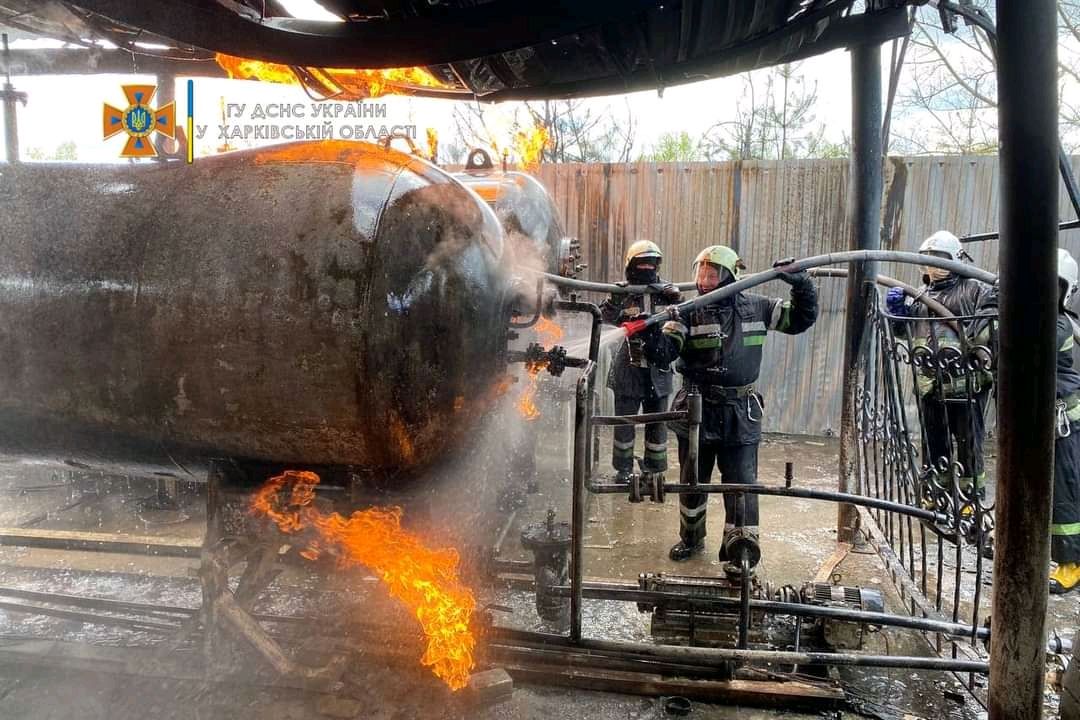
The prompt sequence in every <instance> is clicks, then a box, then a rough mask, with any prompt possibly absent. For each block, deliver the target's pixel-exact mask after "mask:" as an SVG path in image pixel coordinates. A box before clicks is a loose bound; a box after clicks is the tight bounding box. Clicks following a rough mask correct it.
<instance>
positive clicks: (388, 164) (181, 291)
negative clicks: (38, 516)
mask: <svg viewBox="0 0 1080 720" xmlns="http://www.w3.org/2000/svg"><path fill="white" fill-rule="evenodd" d="M511 264H512V260H511V258H510V257H509V256H508V253H507V252H505V251H504V237H503V232H502V230H501V228H500V224H499V222H498V221H497V219H496V217H495V215H494V213H493V211H492V210H491V208H489V207H488V206H487V205H485V204H484V203H483V202H481V201H479V200H478V199H477V197H476V195H474V194H473V193H471V192H469V191H467V190H466V189H465V188H464V187H462V185H461V184H459V183H458V182H457V181H455V180H454V179H453V178H452V177H451V176H450V175H448V174H447V173H445V172H443V171H441V170H439V169H438V168H437V167H435V166H433V165H431V164H429V163H427V162H425V161H423V160H421V159H419V158H416V157H411V156H409V155H405V154H403V153H400V152H397V151H394V150H388V149H383V148H380V147H378V146H375V145H369V144H365V143H348V142H322V143H297V144H292V145H285V146H278V147H275V148H271V149H263V150H254V151H244V152H237V153H232V154H228V155H223V156H219V157H215V158H210V159H206V160H199V161H198V162H196V163H195V164H193V165H185V164H179V163H177V164H172V163H169V164H157V165H138V166H88V165H68V164H65V165H51V164H50V165H39V164H24V165H15V166H6V167H4V168H3V169H2V170H0V271H2V275H0V451H3V452H7V453H12V454H17V455H23V456H32V457H45V458H50V459H56V460H61V461H68V462H69V463H71V464H76V465H79V466H90V467H101V468H105V469H111V470H116V471H122V472H129V473H147V472H153V473H156V474H176V475H182V476H193V477H199V476H200V474H201V473H202V472H203V469H204V468H205V466H206V461H207V460H208V459H211V458H222V457H228V458H238V459H250V460H253V461H261V462H275V463H286V464H296V465H306V466H348V467H351V468H363V469H365V470H369V471H372V472H374V473H377V474H380V475H383V476H390V477H400V478H402V479H404V478H407V477H408V476H410V475H413V474H416V473H417V472H418V471H420V470H422V469H423V468H424V467H426V466H430V465H431V464H432V463H434V462H437V461H440V460H442V459H444V458H445V457H446V456H447V455H448V454H449V453H451V452H452V451H453V450H454V449H455V448H457V447H459V446H461V445H462V444H463V443H464V441H465V438H466V437H467V436H468V434H469V432H470V430H471V429H472V428H473V427H474V426H475V424H476V421H477V420H478V419H479V418H480V416H482V415H483V414H484V413H485V412H486V411H487V410H488V409H489V408H490V407H491V404H492V402H493V399H494V396H495V395H496V388H495V385H496V383H497V381H498V379H499V378H500V377H501V375H502V370H503V367H502V365H501V362H502V357H503V351H504V350H505V347H506V330H507V325H506V322H507V319H508V312H509V309H508V308H509V304H510V298H509V297H508V292H509V280H510V275H509V269H510V265H511Z"/></svg>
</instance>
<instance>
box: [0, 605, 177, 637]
mask: <svg viewBox="0 0 1080 720" xmlns="http://www.w3.org/2000/svg"><path fill="white" fill-rule="evenodd" d="M0 610H2V611H4V612H9V613H16V614H20V615H44V616H45V617H54V618H59V619H62V620H73V621H75V622H81V623H85V624H87V625H106V626H113V627H122V628H126V629H128V630H139V631H141V632H154V633H165V634H171V633H174V632H176V631H177V630H179V629H180V624H179V623H176V624H172V623H159V622H154V621H151V620H137V619H134V618H120V617H112V616H110V615H97V614H94V613H87V612H79V611H78V610H60V609H58V608H47V607H40V606H38V605H22V604H20V603H11V602H0Z"/></svg>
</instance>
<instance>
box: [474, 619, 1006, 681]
mask: <svg viewBox="0 0 1080 720" xmlns="http://www.w3.org/2000/svg"><path fill="white" fill-rule="evenodd" d="M489 635H490V636H492V637H495V638H507V639H513V640H515V641H516V642H519V643H536V644H537V645H539V646H541V647H542V646H544V645H555V646H561V647H565V646H566V645H570V644H573V645H576V646H577V647H580V648H583V649H586V650H589V651H592V652H597V653H607V654H610V655H615V656H620V657H626V656H629V657H649V658H657V659H660V660H663V661H666V662H675V663H702V664H711V665H716V664H717V663H723V662H741V663H750V664H764V663H779V664H782V665H831V666H840V665H844V666H859V667H882V668H889V667H893V668H907V669H911V670H959V671H962V672H976V673H982V674H985V673H986V672H987V669H988V666H987V664H986V663H984V662H980V661H977V660H974V661H973V660H958V659H953V658H928V657H908V656H902V655H864V654H861V653H827V652H790V651H783V650H737V649H730V648H699V647H678V646H673V645H649V644H646V643H635V642H627V641H622V640H594V639H592V638H588V639H583V640H580V641H578V642H576V643H572V642H571V641H570V640H569V639H568V638H566V637H563V636H559V635H556V636H552V635H549V634H545V633H533V632H530V631H528V630H516V629H515V630H510V629H507V628H498V629H497V630H496V631H492V632H491V633H489Z"/></svg>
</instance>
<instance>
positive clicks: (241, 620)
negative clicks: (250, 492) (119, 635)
mask: <svg viewBox="0 0 1080 720" xmlns="http://www.w3.org/2000/svg"><path fill="white" fill-rule="evenodd" d="M226 477H227V469H226V468H223V467H222V466H220V465H218V464H216V463H215V464H213V465H212V466H211V469H210V472H209V474H208V477H207V493H206V498H207V508H206V540H205V543H204V545H203V551H202V557H201V564H200V567H199V579H200V581H201V584H202V609H201V611H200V613H199V618H200V619H201V624H202V627H203V638H202V654H203V659H204V661H205V665H204V667H205V669H206V672H207V673H208V674H213V673H217V672H220V671H223V670H228V669H229V666H230V665H231V664H232V663H231V662H230V660H231V658H232V656H233V655H234V650H235V648H234V647H232V646H231V644H230V643H227V642H226V638H229V639H232V640H239V641H243V642H244V643H246V644H247V645H248V646H249V647H251V648H252V649H253V650H255V652H256V653H257V654H258V655H259V656H261V657H262V658H263V660H264V661H265V662H266V663H267V664H268V665H269V666H270V667H271V668H273V670H274V671H276V672H277V673H278V675H280V676H282V677H286V678H289V679H291V680H293V681H297V682H298V683H299V684H300V685H301V686H303V687H306V688H309V689H312V690H322V691H329V690H333V689H336V687H337V686H338V684H339V681H340V679H341V675H342V673H343V671H344V669H345V662H346V660H347V656H346V655H344V654H338V655H335V656H334V657H333V658H332V659H331V660H330V661H329V662H328V663H327V664H326V665H324V666H323V667H319V668H312V667H307V666H305V665H302V664H300V663H297V662H295V661H294V660H292V659H291V658H290V657H289V655H288V654H287V653H286V652H285V650H284V649H283V648H282V647H281V645H280V644H278V642H277V641H276V640H274V639H273V638H272V637H270V635H269V633H267V632H266V630H265V629H263V627H262V626H261V625H260V624H259V621H258V620H257V619H256V618H255V617H253V616H252V614H251V610H252V607H253V606H254V604H255V601H256V600H257V599H258V597H259V595H260V594H261V593H262V591H263V590H265V589H266V586H267V585H269V584H270V583H271V582H272V581H273V579H274V578H275V577H276V576H277V574H278V572H279V570H278V569H277V567H276V561H277V555H278V553H277V548H278V547H279V546H278V545H276V544H274V543H265V542H262V543H260V542H257V541H256V542H252V541H250V540H247V539H239V538H235V537H229V536H228V535H227V534H226V532H225V525H226V517H225V499H226V496H225V493H224V492H223V489H222V487H221V485H222V481H223V480H225V479H226ZM241 561H246V562H247V566H246V568H245V570H244V572H243V574H242V575H241V577H240V582H239V584H238V586H237V588H236V591H235V592H233V591H232V590H230V589H229V570H230V569H231V568H232V567H234V566H235V565H237V564H239V563H240V562H241ZM182 632H184V631H182Z"/></svg>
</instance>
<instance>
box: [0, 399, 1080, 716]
mask: <svg viewBox="0 0 1080 720" xmlns="http://www.w3.org/2000/svg"><path fill="white" fill-rule="evenodd" d="M565 417H566V415H565V412H564V409H560V408H559V407H558V406H556V407H548V408H547V418H546V419H545V420H544V421H542V422H541V423H539V424H537V425H536V426H535V427H529V428H526V430H527V431H529V432H534V433H535V434H536V435H537V436H538V437H539V443H538V448H537V472H538V477H539V479H540V481H541V482H540V492H539V493H537V494H533V495H530V496H528V497H527V504H526V506H525V507H524V508H523V509H522V510H521V511H520V512H519V513H518V517H517V519H516V521H515V527H514V529H513V530H512V531H511V533H510V534H509V536H508V537H509V538H510V540H508V541H507V543H506V546H505V550H504V553H503V557H504V558H507V559H526V558H527V557H528V554H527V553H526V552H525V551H524V550H522V549H521V548H520V547H519V546H518V545H517V543H516V542H514V541H513V539H514V538H516V537H517V535H518V531H519V530H520V528H521V527H522V526H523V525H524V524H526V523H528V522H532V521H536V520H539V519H541V518H543V516H544V515H545V514H546V512H547V509H548V508H549V507H555V508H556V510H557V512H558V514H559V517H560V518H562V519H565V518H567V517H568V513H567V510H568V507H569V483H568V481H567V477H568V475H569V473H568V462H567V460H568V454H567V451H566V432H565V424H564V419H565ZM639 442H640V439H639ZM608 452H609V446H608V445H607V439H606V438H604V440H603V442H602V446H601V461H600V463H599V467H598V469H599V470H603V469H604V467H605V466H606V458H607V456H608ZM670 457H671V458H672V461H674V458H675V452H674V449H672V452H671V453H670ZM836 457H837V446H836V443H835V441H833V440H826V439H820V438H806V437H769V438H767V439H766V441H765V442H764V443H763V444H762V446H761V453H760V478H759V479H760V481H761V482H763V483H769V484H782V483H783V472H784V463H785V462H786V461H791V462H793V463H794V465H795V478H796V479H795V484H796V485H798V486H800V487H810V488H821V489H831V488H835V486H836V474H835V467H836ZM673 464H674V462H673ZM676 473H677V467H673V468H672V470H671V474H672V476H675V474H676ZM181 490H182V497H183V498H184V500H185V507H186V514H187V515H188V516H189V517H187V518H186V519H183V518H171V519H172V520H176V522H171V523H167V524H164V523H163V522H162V521H163V520H166V519H170V518H164V517H162V516H161V515H160V514H154V513H152V512H148V511H147V510H146V507H147V504H146V503H143V502H140V500H142V499H144V498H145V497H147V496H149V495H151V494H152V487H151V486H148V485H146V484H145V483H143V482H139V481H129V480H127V479H124V478H104V477H99V476H85V475H75V474H72V473H68V472H65V471H56V470H53V469H50V468H48V467H44V466H39V465H34V464H29V463H26V462H22V461H17V460H9V461H7V462H3V463H0V497H3V498H4V502H3V503H0V525H2V526H5V527H18V526H25V527H33V528H38V529H56V530H61V529H67V530H89V531H94V532H113V533H134V534H140V535H161V536H168V537H183V538H189V539H194V540H197V539H199V538H201V536H202V532H203V515H202V502H203V499H202V488H201V487H198V486H193V487H184V488H181ZM587 512H588V515H587V518H588V519H587V532H588V534H587V537H586V539H585V546H586V557H585V574H586V576H589V577H596V578H613V579H622V580H627V581H634V580H636V578H637V576H638V574H639V573H641V572H645V571H648V572H668V573H678V574H693V575H703V576H711V575H716V574H718V573H719V572H720V568H719V563H718V560H717V558H716V550H717V544H718V541H719V538H720V535H721V529H722V526H723V512H722V505H721V503H720V501H719V498H715V499H713V500H712V501H711V502H710V511H709V519H708V528H709V539H708V550H707V552H706V553H705V554H703V555H701V556H699V557H697V558H695V559H693V560H691V561H690V562H687V563H684V564H675V563H672V562H671V561H670V560H668V558H667V551H668V548H669V547H670V546H671V544H672V543H673V542H675V540H676V539H677V527H678V514H677V513H678V511H677V506H676V499H675V498H669V499H668V502H667V503H666V504H663V505H656V504H652V503H649V502H645V503H641V504H636V505H632V504H630V503H628V502H627V501H626V499H625V498H624V497H622V496H614V495H607V496H598V497H594V498H592V502H590V504H589V506H588V511H587ZM835 513H836V510H835V506H833V505H832V504H829V503H823V502H815V501H809V500H800V499H784V498H762V500H761V518H762V520H761V525H762V534H763V538H762V546H763V553H764V560H763V562H762V565H761V567H760V570H759V574H760V577H761V579H762V580H763V581H768V582H769V583H771V584H773V585H774V586H780V585H784V584H792V585H795V586H798V585H800V584H801V583H803V582H805V581H807V580H810V579H811V578H812V577H813V576H814V575H815V574H816V573H817V572H818V570H819V569H820V568H821V566H822V563H824V562H825V561H826V560H827V559H828V558H829V557H830V556H831V555H832V554H833V552H834V550H835V542H836V536H835V525H836V521H835ZM197 565H198V562H197V560H191V559H177V558H154V557H146V556H139V555H124V554H108V553H93V552H71V551H60V550H44V549H31V548H20V547H3V548H0V587H2V588H12V587H18V588H23V589H32V590H46V591H50V592H62V593H68V594H80V593H81V594H84V595H88V596H94V597H108V598H114V599H126V600H132V601H139V602H150V603H158V604H162V605H182V606H187V607H197V606H198V604H199V602H200V594H199V585H198V581H197V579H196V578H195V570H196V569H197ZM320 570H321V571H322V572H321V573H315V572H313V568H311V567H307V566H296V567H290V568H289V569H288V570H287V571H286V572H285V573H284V574H283V575H282V576H281V577H279V578H278V579H277V580H276V581H275V582H274V584H273V585H271V587H270V589H269V591H268V592H267V593H266V594H265V595H264V598H263V600H262V601H261V602H260V604H259V606H258V608H257V609H259V610H260V611H261V612H274V613H279V614H304V615H319V616H322V617H326V618H327V627H325V628H320V629H319V632H320V634H329V635H333V634H335V633H339V634H341V635H342V636H348V637H352V634H351V633H352V632H353V630H354V628H352V624H353V623H354V621H355V622H357V623H359V622H361V621H363V622H368V621H377V623H381V624H380V625H379V626H380V627H390V628H394V629H395V630H394V633H395V634H394V635H393V637H389V636H384V637H379V638H378V639H377V640H375V641H372V637H371V636H370V634H369V635H363V633H361V634H360V636H362V637H364V638H366V640H365V641H366V642H373V643H374V644H373V645H372V646H371V647H372V653H371V656H370V658H366V659H365V658H364V657H359V658H358V659H357V660H356V664H355V666H354V667H351V668H350V670H349V672H348V673H347V678H348V687H349V689H348V691H347V692H345V693H344V694H343V697H344V698H345V700H346V702H342V703H339V704H337V705H334V704H333V703H332V702H330V701H328V700H327V699H326V697H323V696H316V695H312V694H309V693H304V692H300V691H296V690H289V689H286V688H280V687H279V688H273V687H271V688H266V687H253V686H248V685H222V684H206V683H199V682H187V681H184V682H180V681H175V680H168V679H161V680H158V679H146V678H138V677H132V676H130V675H117V674H104V673H94V672H87V671H81V672H72V671H58V670H48V669H41V668H38V669H34V668H29V667H26V666H16V665H12V664H10V663H8V664H3V663H0V718H3V719H4V720H7V719H9V718H10V719H11V720H16V719H17V720H23V719H25V720H45V719H51V718H69V717H79V718H86V719H87V720H97V719H98V718H101V719H102V720H104V719H105V718H110V719H112V718H131V719H132V720H136V719H140V720H141V719H142V718H177V719H180V718H183V719H185V720H192V719H193V720H216V719H217V718H222V719H223V718H229V719H230V720H233V719H240V718H258V719H259V720H301V719H305V718H319V717H364V718H397V719H404V718H414V717H416V718H419V717H424V718H436V717H448V718H451V717H452V718H466V717H468V718H507V719H510V718H540V717H567V718H572V717H581V718H586V717H588V718H596V719H597V720H608V719H612V720H614V719H615V718H659V717H664V715H663V711H662V709H661V705H660V701H659V699H657V698H648V697H636V696H623V695H614V694H609V693H599V692H590V691H585V690H565V689H561V688H550V687H540V686H528V685H520V686H519V687H517V688H516V690H515V693H514V695H513V698H512V699H511V700H509V701H507V702H504V703H501V704H499V705H496V706H493V707H488V708H478V707H473V706H469V705H468V704H467V703H464V702H463V701H462V700H461V699H460V697H456V696H451V695H450V694H449V693H448V692H447V691H446V690H445V688H444V687H443V686H442V685H441V683H440V682H439V681H437V680H436V679H434V678H433V677H431V676H430V675H429V674H428V673H427V671H426V670H423V669H422V668H419V666H418V665H416V664H413V663H412V662H411V661H409V662H406V663H401V662H400V657H399V656H400V655H401V654H402V653H404V654H405V655H406V656H409V653H410V652H411V650H410V648H412V647H414V646H415V647H416V656H418V655H419V653H420V651H421V647H420V645H419V644H418V643H419V640H418V638H416V637H415V633H416V630H415V622H413V621H412V619H411V618H409V617H408V616H405V615H404V614H403V611H402V610H401V609H400V608H397V607H396V606H395V605H394V603H393V602H392V601H390V600H388V598H386V596H385V594H384V593H382V591H381V588H380V586H379V584H378V583H377V582H376V581H375V580H374V579H373V578H371V577H368V576H366V575H365V573H364V572H363V571H360V570H337V571H335V570H334V569H333V568H325V567H323V568H320ZM836 573H837V574H838V578H839V582H840V583H842V584H845V585H858V586H863V587H875V588H880V589H881V590H882V591H883V592H884V593H885V596H886V598H887V603H888V605H889V607H888V608H887V609H889V610H890V611H892V612H900V611H901V601H900V600H899V597H898V596H897V595H896V593H895V592H894V591H893V589H892V584H891V581H890V579H889V576H888V574H887V573H886V572H885V570H884V568H883V566H882V564H881V563H880V561H879V560H878V558H877V556H876V555H873V554H870V555H866V554H854V553H853V554H849V555H848V556H847V557H846V558H845V559H844V560H843V562H841V563H840V565H839V566H838V567H837V568H836ZM987 589H989V586H987ZM965 592H967V590H965ZM480 595H481V598H480V602H481V604H482V605H484V604H488V603H496V604H497V605H498V606H499V607H500V608H505V609H503V610H497V611H495V612H494V613H493V615H494V616H495V617H496V620H497V622H498V623H499V624H506V625H511V626H518V627H529V628H546V626H545V625H544V623H542V622H541V621H539V619H538V618H537V617H536V615H535V612H534V611H533V608H532V598H531V596H530V595H528V594H526V593H524V592H517V591H507V590H483V591H481V593H480ZM982 595H983V598H982V602H981V603H980V605H983V604H988V602H989V597H988V595H989V593H988V592H984V593H982ZM965 597H966V596H965ZM1077 597H1080V595H1074V596H1065V597H1064V598H1052V599H1051V609H1050V624H1051V626H1060V627H1061V628H1062V630H1065V631H1067V632H1066V634H1071V632H1072V631H1071V629H1070V623H1071V622H1073V621H1074V620H1075V617H1076V610H1077ZM2 599H3V598H0V600H2ZM506 609H508V610H509V612H507V611H506ZM585 633H586V635H588V636H590V637H598V638H609V639H628V640H636V641H648V639H649V616H648V615H647V614H641V613H638V612H637V610H636V608H635V607H634V606H633V605H632V604H618V603H604V602H599V601H587V602H586V607H585ZM27 637H34V638H53V639H59V640H63V641H66V642H75V643H83V644H89V645H93V646H97V647H111V648H116V647H121V648H123V647H133V646H149V645H153V644H154V643H156V642H157V641H158V640H157V638H155V637H153V636H152V635H148V634H145V633H142V632H134V631H129V630H125V629H115V628H106V627H101V626H93V625H84V624H82V623H80V622H76V621H72V620H63V619H55V618H54V619H50V618H42V617H38V616H31V615H26V614H21V613H15V612H10V611H4V610H3V609H0V657H3V655H2V652H3V649H4V648H5V647H9V646H13V644H14V643H16V642H17V641H19V640H20V639H24V638H27ZM864 649H865V650H866V651H868V652H873V653H880V654H910V655H919V654H923V655H929V654H931V653H930V648H929V646H928V645H927V643H926V642H925V641H924V640H923V639H922V638H921V636H918V635H916V634H913V633H909V632H901V631H897V630H885V631H881V632H876V633H872V634H870V636H869V638H868V641H867V643H866V647H865V648H864ZM382 650H387V651H390V650H392V651H394V653H396V655H395V657H399V660H398V661H395V662H397V664H394V663H389V664H388V661H386V660H384V659H380V658H381V657H382V656H381V655H380V652H381V651H382ZM394 653H391V654H394ZM410 657H411V656H410ZM834 678H835V679H836V680H837V681H839V682H842V683H843V684H844V685H845V686H847V687H848V688H849V689H850V691H851V692H852V694H853V696H855V697H859V698H863V699H864V700H865V703H864V705H863V710H864V712H863V714H862V715H861V716H866V717H896V718H901V717H926V718H940V717H954V718H977V717H980V716H981V715H982V712H981V708H980V707H979V706H978V704H977V703H975V702H973V701H971V700H966V701H965V698H966V697H967V696H966V693H963V692H961V688H960V687H959V684H958V682H957V680H956V679H955V678H954V677H952V676H951V675H944V674H940V673H918V672H911V671H903V670H870V671H862V670H850V671H841V672H839V673H837V674H836V675H834ZM1053 702H1054V698H1053V696H1048V703H1049V704H1048V708H1049V709H1050V710H1051V712H1052V711H1053V707H1054V705H1053ZM834 716H841V715H834ZM842 716H843V717H859V716H860V714H854V713H845V714H843V715H842ZM693 717H698V718H717V719H719V718H735V717H739V718H771V717H821V715H806V714H798V713H784V712H777V711H764V710H752V709H747V708H737V707H725V706H719V705H708V704H703V703H695V706H694V711H693Z"/></svg>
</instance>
